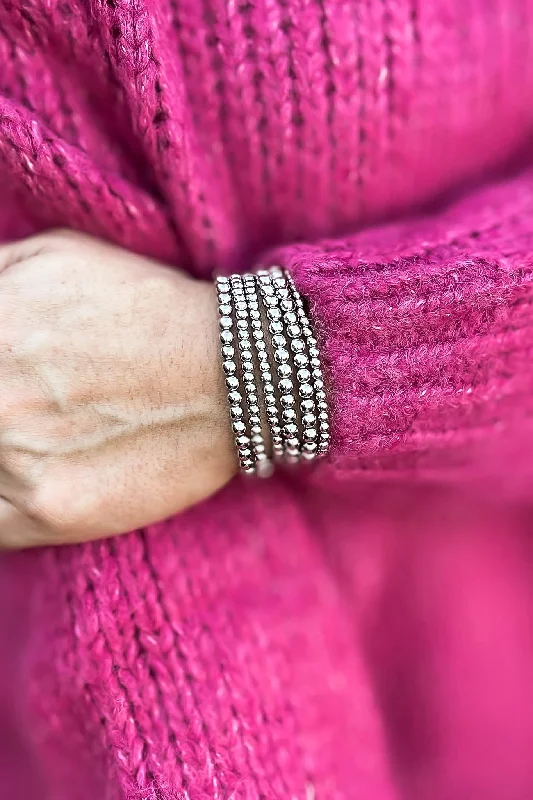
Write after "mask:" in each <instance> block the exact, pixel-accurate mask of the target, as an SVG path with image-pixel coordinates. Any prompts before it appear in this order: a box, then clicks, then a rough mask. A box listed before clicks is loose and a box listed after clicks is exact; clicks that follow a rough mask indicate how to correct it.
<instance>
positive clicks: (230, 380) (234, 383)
mask: <svg viewBox="0 0 533 800" xmlns="http://www.w3.org/2000/svg"><path fill="white" fill-rule="evenodd" d="M226 386H227V387H228V389H238V388H239V379H238V378H236V377H235V376H234V375H230V376H229V377H227V378H226Z"/></svg>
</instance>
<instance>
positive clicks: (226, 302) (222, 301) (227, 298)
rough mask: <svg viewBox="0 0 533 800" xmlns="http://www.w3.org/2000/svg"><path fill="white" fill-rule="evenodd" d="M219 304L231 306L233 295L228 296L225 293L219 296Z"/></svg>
mask: <svg viewBox="0 0 533 800" xmlns="http://www.w3.org/2000/svg"><path fill="white" fill-rule="evenodd" d="M218 302H219V303H220V304H221V305H226V306H227V305H230V303H231V295H230V294H226V293H225V292H223V293H222V294H219V296H218ZM230 307H231V306H230Z"/></svg>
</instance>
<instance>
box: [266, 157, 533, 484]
mask: <svg viewBox="0 0 533 800" xmlns="http://www.w3.org/2000/svg"><path fill="white" fill-rule="evenodd" d="M532 249H533V176H532V173H531V172H528V173H526V174H524V175H523V176H521V177H519V178H515V179H513V180H511V181H509V182H507V183H506V184H501V185H499V186H497V187H493V188H491V189H488V190H485V191H483V192H479V193H477V194H475V195H473V196H472V197H470V198H467V199H466V200H462V201H460V202H458V203H457V204H455V205H454V206H453V207H452V208H450V209H449V210H447V211H446V212H444V213H442V214H441V215H438V216H433V217H425V218H421V219H418V220H415V221H410V222H408V223H403V224H399V225H394V226H388V227H384V228H376V229H374V230H371V231H366V232H364V233H361V234H359V235H356V236H354V237H348V238H344V239H337V240H328V241H323V242H319V243H317V244H314V245H302V244H298V245H294V246H290V247H285V248H283V249H281V250H279V251H277V252H275V253H271V254H269V256H268V260H269V261H271V262H274V261H275V262H277V263H281V264H282V265H283V266H285V267H287V269H288V270H289V271H290V272H291V273H292V275H293V277H294V280H295V282H296V285H297V286H298V289H299V290H300V291H301V292H302V294H303V295H304V296H305V297H307V299H308V301H309V303H310V310H311V313H312V315H313V318H314V319H315V323H316V326H317V331H318V336H319V338H320V340H321V348H322V352H323V354H324V361H325V369H326V372H327V379H328V381H329V384H330V387H329V388H330V393H331V394H330V396H331V398H332V415H333V419H332V452H331V459H332V461H333V462H334V463H335V464H336V465H337V467H338V468H339V469H341V470H344V469H349V470H350V471H352V470H353V469H356V470H366V471H368V470H371V471H374V470H378V471H380V472H381V471H383V470H386V471H389V472H390V471H392V472H396V473H398V472H400V473H402V472H405V471H412V470H425V471H428V473H434V472H436V473H438V474H441V473H442V474H444V473H445V472H447V471H448V470H449V469H450V470H452V471H453V470H455V469H457V467H465V466H469V465H471V464H472V463H474V462H475V463H476V464H477V465H478V466H479V468H480V469H482V470H485V469H486V466H487V464H486V460H487V457H488V455H487V454H488V453H490V454H491V455H490V458H492V459H493V460H495V463H497V462H498V460H499V458H500V455H501V452H502V448H503V447H504V443H505V448H507V447H508V436H509V435H511V434H510V432H511V431H513V432H514V433H513V436H517V437H518V438H520V437H522V436H529V431H530V423H529V417H530V416H531V415H532V412H533V391H532V389H533V369H532V365H533V358H532V353H531V350H532V346H533V335H532V332H531V331H532V328H531V321H532V312H531V306H530V302H531V299H532V290H531V266H530V265H531V256H530V253H531V251H532ZM502 434H503V435H502ZM506 437H507V439H506ZM528 460H529V459H528Z"/></svg>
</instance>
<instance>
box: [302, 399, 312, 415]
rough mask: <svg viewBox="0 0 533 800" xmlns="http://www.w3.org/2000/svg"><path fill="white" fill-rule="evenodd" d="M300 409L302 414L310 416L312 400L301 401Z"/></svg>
mask: <svg viewBox="0 0 533 800" xmlns="http://www.w3.org/2000/svg"><path fill="white" fill-rule="evenodd" d="M300 408H301V409H302V411H303V412H304V414H310V413H311V412H312V411H313V410H314V408H315V404H314V403H313V401H312V400H302V402H301V403H300Z"/></svg>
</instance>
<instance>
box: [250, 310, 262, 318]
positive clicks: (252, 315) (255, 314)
mask: <svg viewBox="0 0 533 800" xmlns="http://www.w3.org/2000/svg"><path fill="white" fill-rule="evenodd" d="M249 315H250V319H261V314H260V313H259V311H256V310H255V309H253V308H251V309H250V311H249Z"/></svg>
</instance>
